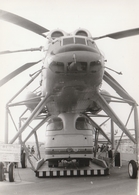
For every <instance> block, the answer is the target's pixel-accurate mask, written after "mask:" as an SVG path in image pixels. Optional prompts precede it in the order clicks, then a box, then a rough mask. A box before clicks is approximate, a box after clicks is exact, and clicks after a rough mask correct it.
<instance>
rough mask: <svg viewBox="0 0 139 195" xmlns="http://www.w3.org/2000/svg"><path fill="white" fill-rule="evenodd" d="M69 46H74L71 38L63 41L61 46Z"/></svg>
mask: <svg viewBox="0 0 139 195" xmlns="http://www.w3.org/2000/svg"><path fill="white" fill-rule="evenodd" d="M69 44H74V39H73V37H69V38H65V39H63V45H69Z"/></svg>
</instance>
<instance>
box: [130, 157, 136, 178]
mask: <svg viewBox="0 0 139 195" xmlns="http://www.w3.org/2000/svg"><path fill="white" fill-rule="evenodd" d="M137 172H138V168H137V163H136V162H135V161H134V160H131V161H130V162H129V164H128V174H129V177H130V178H131V179H135V178H137Z"/></svg>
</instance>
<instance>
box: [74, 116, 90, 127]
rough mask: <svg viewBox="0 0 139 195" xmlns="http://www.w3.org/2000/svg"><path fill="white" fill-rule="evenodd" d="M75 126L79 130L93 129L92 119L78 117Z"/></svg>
mask: <svg viewBox="0 0 139 195" xmlns="http://www.w3.org/2000/svg"><path fill="white" fill-rule="evenodd" d="M75 126H76V129H77V130H93V127H92V125H91V123H90V121H89V120H88V119H87V118H84V117H79V118H77V120H76V124H75Z"/></svg>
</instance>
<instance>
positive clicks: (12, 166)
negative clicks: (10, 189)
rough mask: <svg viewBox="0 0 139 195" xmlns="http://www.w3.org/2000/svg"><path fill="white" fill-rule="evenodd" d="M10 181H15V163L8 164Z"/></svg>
mask: <svg viewBox="0 0 139 195" xmlns="http://www.w3.org/2000/svg"><path fill="white" fill-rule="evenodd" d="M8 174H9V182H14V163H10V164H9V166H8Z"/></svg>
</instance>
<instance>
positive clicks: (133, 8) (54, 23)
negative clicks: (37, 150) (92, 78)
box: [0, 0, 139, 140]
mask: <svg viewBox="0 0 139 195" xmlns="http://www.w3.org/2000/svg"><path fill="white" fill-rule="evenodd" d="M0 9H2V10H5V11H9V12H12V13H14V14H17V15H19V16H22V17H24V18H26V19H29V20H31V21H33V22H35V23H37V24H39V25H41V26H44V27H45V28H47V29H49V30H53V29H57V28H59V29H63V30H64V31H66V32H72V31H74V30H76V29H78V28H80V27H81V28H86V29H87V30H89V31H90V32H91V34H92V36H93V37H95V36H101V35H105V34H108V33H113V32H117V31H122V30H127V29H131V28H138V27H139V1H138V0H122V1H121V0H116V1H115V0H105V1H104V0H86V1H84V0H76V1H75V0H70V1H69V0H39V1H38V0H20V1H19V0H10V1H8V0H0ZM0 29H1V30H0V51H2V50H16V49H24V48H32V47H39V46H43V45H45V39H44V38H43V37H41V36H38V35H37V34H35V33H33V32H30V31H28V30H26V29H23V28H21V27H18V26H16V25H13V24H10V23H8V22H5V21H2V20H0ZM96 44H97V45H98V47H99V49H100V50H101V51H102V52H103V54H104V55H105V58H106V59H107V63H106V66H107V67H109V68H111V69H114V70H116V71H120V72H122V73H123V75H122V76H119V75H117V74H115V73H113V72H109V73H111V75H112V76H113V77H114V78H115V79H116V80H117V81H118V82H119V83H120V84H121V85H122V86H123V87H124V88H125V89H126V90H127V91H128V93H129V94H130V95H131V96H132V97H133V98H134V99H135V100H136V101H137V102H138V103H139V90H138V89H139V76H138V74H139V62H138V56H139V48H138V47H139V36H134V37H129V38H124V39H119V40H113V39H110V38H105V39H102V40H99V41H97V42H96ZM41 57H42V55H41V54H40V53H39V52H28V53H25V52H24V53H17V54H7V55H3V56H2V55H1V56H0V62H1V68H0V78H2V77H3V76H5V75H6V74H9V73H10V72H11V71H13V70H14V69H16V68H18V67H20V66H21V65H23V64H25V63H27V62H33V61H37V60H39V59H41ZM39 68H40V64H39V65H37V66H36V67H33V68H31V69H29V70H28V71H25V72H24V73H22V74H21V75H20V76H17V77H16V78H14V79H12V81H10V82H9V83H7V84H6V85H5V86H3V87H1V89H0V120H1V122H0V140H2V139H3V137H4V125H5V124H4V118H5V113H4V112H5V105H6V103H7V102H8V101H9V99H10V98H11V97H12V96H13V95H14V94H15V93H16V92H17V91H18V90H19V89H20V88H21V87H22V86H23V85H24V84H25V83H26V82H27V81H28V80H29V78H30V77H29V74H31V73H33V72H35V71H36V70H38V69H39ZM106 90H107V89H106ZM123 115H124V113H123ZM17 117H18V112H17ZM10 128H13V127H10ZM44 129H45V128H44ZM10 132H11V133H10V136H13V134H14V132H13V129H10ZM43 133H44V131H43ZM41 137H42V134H41Z"/></svg>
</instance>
